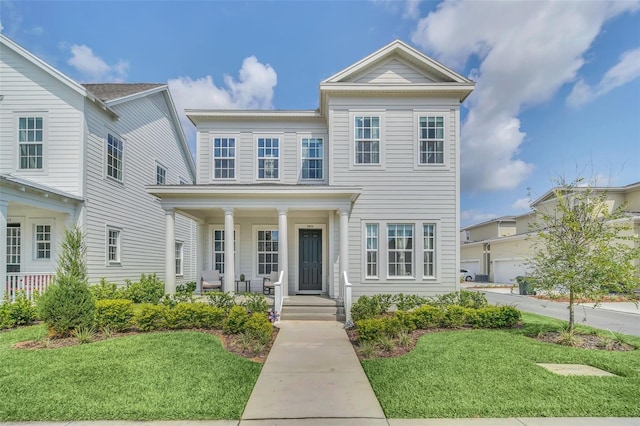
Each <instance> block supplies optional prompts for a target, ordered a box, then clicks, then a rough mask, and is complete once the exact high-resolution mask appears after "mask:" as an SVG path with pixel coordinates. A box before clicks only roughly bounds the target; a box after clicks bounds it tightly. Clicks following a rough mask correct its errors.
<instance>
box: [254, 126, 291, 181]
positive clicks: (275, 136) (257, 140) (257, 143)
mask: <svg viewBox="0 0 640 426" xmlns="http://www.w3.org/2000/svg"><path fill="white" fill-rule="evenodd" d="M260 139H271V140H274V139H275V140H277V141H278V148H277V150H278V156H277V157H276V156H267V155H263V156H260V149H261V148H260ZM283 139H284V138H283V135H282V134H272V135H268V134H264V135H263V134H261V135H256V136H255V151H254V152H255V155H256V163H255V164H256V180H257V181H279V180H280V179H281V178H282V156H281V155H280V154H281V152H282V143H281V142H282V140H283ZM263 149H266V148H263ZM268 149H270V150H273V149H274V148H273V142H272V146H271V147H270V148H268ZM261 160H262V161H266V160H274V161H277V164H278V167H277V168H276V170H277V174H278V177H260V161H261ZM265 164H266V163H265ZM263 169H265V170H266V167H263Z"/></svg>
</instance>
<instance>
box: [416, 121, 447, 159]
mask: <svg viewBox="0 0 640 426" xmlns="http://www.w3.org/2000/svg"><path fill="white" fill-rule="evenodd" d="M418 123H419V124H418V127H419V128H418V145H419V146H418V150H419V152H418V157H419V160H418V162H419V164H444V117H442V116H421V117H420V118H419V121H418Z"/></svg>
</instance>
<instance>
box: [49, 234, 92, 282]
mask: <svg viewBox="0 0 640 426" xmlns="http://www.w3.org/2000/svg"><path fill="white" fill-rule="evenodd" d="M61 248H62V250H61V252H60V256H59V257H58V268H57V269H56V275H57V276H61V275H69V276H73V277H75V278H77V279H78V280H80V281H82V282H85V283H86V282H87V264H86V262H85V255H86V252H87V247H86V246H85V244H84V235H82V231H81V230H80V228H78V227H77V226H76V227H74V228H72V229H71V230H68V229H65V231H64V241H62V245H61Z"/></svg>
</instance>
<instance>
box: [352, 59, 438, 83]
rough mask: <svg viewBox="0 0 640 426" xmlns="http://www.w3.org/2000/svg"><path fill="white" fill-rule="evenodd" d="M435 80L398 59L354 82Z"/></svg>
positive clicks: (428, 81)
mask: <svg viewBox="0 0 640 426" xmlns="http://www.w3.org/2000/svg"><path fill="white" fill-rule="evenodd" d="M433 81H434V80H432V79H431V78H429V77H427V76H425V75H424V74H423V73H421V72H420V71H417V70H415V69H413V68H412V67H410V66H408V65H406V64H405V63H403V62H401V61H400V60H398V59H392V60H390V61H388V62H387V63H384V64H381V65H380V66H378V67H376V68H375V69H374V70H373V71H370V72H368V73H367V74H365V75H364V76H362V77H359V78H357V79H355V80H354V83H371V84H389V83H433Z"/></svg>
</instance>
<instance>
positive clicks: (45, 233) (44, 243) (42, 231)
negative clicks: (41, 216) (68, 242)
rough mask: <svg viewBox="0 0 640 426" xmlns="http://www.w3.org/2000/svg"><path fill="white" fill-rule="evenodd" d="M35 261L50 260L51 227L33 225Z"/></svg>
mask: <svg viewBox="0 0 640 426" xmlns="http://www.w3.org/2000/svg"><path fill="white" fill-rule="evenodd" d="M34 234H35V235H34V236H35V240H36V241H35V244H34V245H35V249H36V259H51V225H35V232H34Z"/></svg>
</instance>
